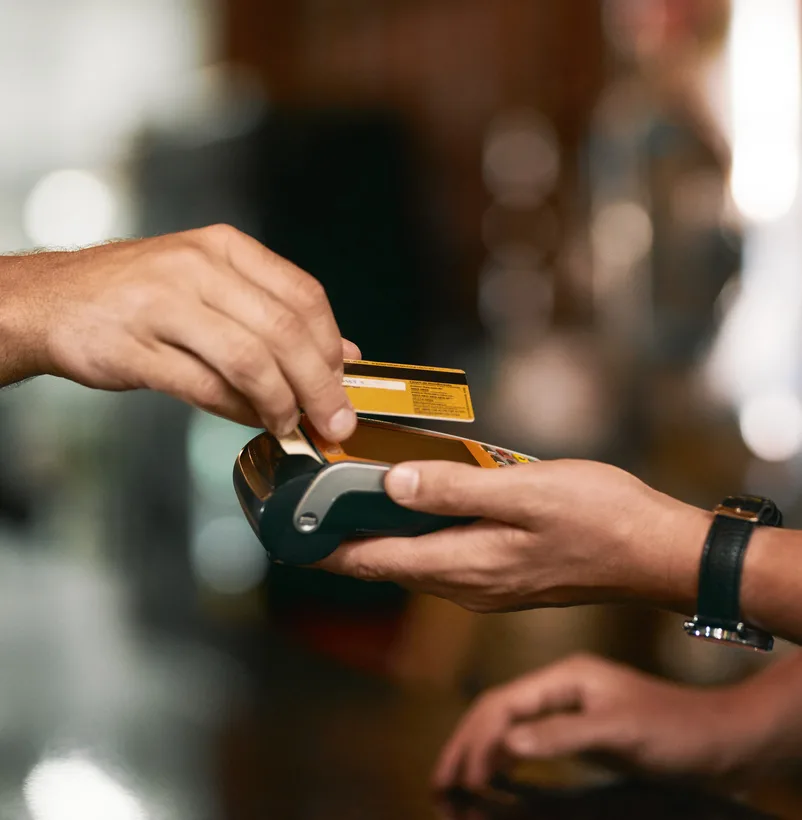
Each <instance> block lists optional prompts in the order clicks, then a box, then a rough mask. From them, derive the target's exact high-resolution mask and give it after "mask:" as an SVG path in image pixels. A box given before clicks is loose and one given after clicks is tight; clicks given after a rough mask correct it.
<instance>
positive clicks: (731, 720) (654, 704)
mask: <svg viewBox="0 0 802 820" xmlns="http://www.w3.org/2000/svg"><path fill="white" fill-rule="evenodd" d="M580 753H596V754H599V753H601V754H605V755H612V757H613V758H614V759H617V760H618V761H620V762H622V763H624V764H627V765H631V766H635V767H636V768H638V769H640V770H642V771H646V772H649V773H651V774H659V775H675V776H676V775H691V776H705V775H706V776H721V775H734V774H737V775H741V776H743V775H744V774H756V773H758V772H759V771H760V770H761V769H769V768H773V767H775V766H776V765H777V764H779V763H782V762H783V761H789V760H790V759H792V758H795V757H797V756H800V755H802V653H795V654H793V655H791V656H789V657H787V658H784V659H783V660H781V661H778V662H777V663H775V664H773V665H772V666H770V667H769V668H768V669H766V670H765V671H763V672H762V673H760V674H758V675H755V676H754V677H752V678H751V679H749V680H747V681H746V682H745V683H741V684H737V685H735V686H726V687H712V688H700V687H690V686H680V685H678V684H675V683H670V682H668V681H665V680H660V679H658V678H653V677H651V676H648V675H644V674H643V673H641V672H636V671H635V670H633V669H629V668H627V667H625V666H620V665H618V664H615V663H611V662H610V661H606V660H602V659H601V658H596V657H593V656H577V657H573V658H569V659H567V660H564V661H560V662H559V663H556V664H553V665H552V666H549V667H547V668H545V669H541V670H538V671H537V672H534V673H532V674H530V675H526V676H524V677H522V678H519V679H518V680H515V681H512V682H511V683H509V684H506V685H504V686H500V687H498V688H496V689H492V690H490V691H489V692H487V693H486V694H484V695H483V696H482V697H481V698H479V699H478V700H477V701H476V703H475V704H474V705H473V706H472V708H471V709H470V710H469V711H468V713H467V714H466V715H465V716H464V717H463V719H462V720H461V721H460V724H459V725H458V726H457V728H456V729H455V731H454V733H453V734H452V736H451V739H450V740H449V741H448V743H446V745H445V747H444V748H443V751H442V752H441V755H440V760H439V762H438V765H437V767H436V770H435V773H434V777H433V784H434V786H435V787H436V788H438V789H449V788H452V787H456V786H462V787H466V788H468V789H472V790H478V789H481V788H483V787H485V786H486V785H487V784H488V781H489V780H490V778H491V777H492V775H493V774H494V773H495V772H496V771H498V770H500V769H503V768H507V767H508V766H510V765H511V764H514V763H517V762H520V761H528V760H544V759H550V758H557V757H562V756H565V755H575V754H580Z"/></svg>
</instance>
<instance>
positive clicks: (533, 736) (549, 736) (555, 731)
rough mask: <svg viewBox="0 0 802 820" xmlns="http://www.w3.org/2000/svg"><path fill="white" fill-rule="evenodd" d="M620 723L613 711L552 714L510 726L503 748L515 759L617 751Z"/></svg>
mask: <svg viewBox="0 0 802 820" xmlns="http://www.w3.org/2000/svg"><path fill="white" fill-rule="evenodd" d="M624 723H625V722H624V721H622V720H621V717H620V716H616V715H613V714H603V715H588V714H573V715H553V716H551V717H546V718H543V719H542V720H536V721H532V722H531V723H526V724H519V725H518V726H515V727H514V728H512V729H510V731H509V732H508V733H507V736H506V737H505V738H504V749H505V751H506V752H507V753H508V754H510V755H512V756H513V757H515V758H517V759H519V760H534V759H538V758H540V759H544V758H545V759H548V758H555V757H564V756H566V755H573V754H579V753H582V752H617V751H621V749H622V748H623V746H624V745H625V743H626V734H625V733H626V727H625V725H624Z"/></svg>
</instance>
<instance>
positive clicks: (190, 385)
mask: <svg viewBox="0 0 802 820" xmlns="http://www.w3.org/2000/svg"><path fill="white" fill-rule="evenodd" d="M148 358H149V361H143V362H142V364H141V368H142V370H144V371H145V372H146V373H147V374H148V375H147V377H146V378H147V383H148V387H149V388H150V389H152V390H158V391H160V392H162V393H170V394H171V395H174V396H175V397H176V398H178V399H180V400H181V401H184V402H186V403H187V404H191V405H193V406H194V407H198V408H200V409H201V410H205V411H206V412H208V413H212V414H214V415H216V416H221V417H223V418H226V419H229V420H231V421H235V422H237V423H238V424H244V425H246V426H248V427H259V426H261V420H260V418H259V414H258V413H257V412H256V411H255V410H254V409H253V407H251V405H250V404H249V403H248V401H247V400H246V399H245V397H244V396H242V395H241V394H239V393H237V392H236V391H235V390H233V389H232V388H231V386H230V385H229V384H228V383H227V382H226V381H225V379H223V378H222V377H221V376H220V375H219V374H218V373H216V372H215V371H214V370H212V369H211V368H210V367H208V366H207V365H205V364H204V363H203V362H201V361H200V360H198V359H196V358H195V357H194V356H193V355H192V354H190V353H186V352H184V351H182V350H177V349H176V348H173V347H170V346H168V345H162V346H160V347H159V348H158V349H154V350H152V351H150V352H149V356H148ZM176 385H178V388H177V389H176Z"/></svg>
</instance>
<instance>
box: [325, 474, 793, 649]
mask: <svg viewBox="0 0 802 820" xmlns="http://www.w3.org/2000/svg"><path fill="white" fill-rule="evenodd" d="M385 486H386V488H387V492H388V493H389V494H390V496H391V497H392V498H393V499H394V500H396V501H397V502H398V503H399V504H402V505H403V506H407V507H410V508H412V509H416V510H423V511H426V512H432V513H438V514H444V515H455V516H468V517H478V518H480V519H483V520H481V521H480V522H479V523H476V524H473V525H470V526H467V527H454V528H451V529H447V530H443V531H441V532H438V533H433V534H431V535H426V536H422V537H418V538H414V539H409V538H384V539H367V540H364V541H357V542H353V543H351V544H346V545H343V546H342V547H340V548H339V549H338V550H337V551H336V552H335V553H334V554H333V555H331V556H330V557H329V558H327V559H326V560H325V561H323V562H321V564H320V567H321V568H323V569H326V570H329V571H331V572H337V573H344V574H348V575H353V576H355V577H357V578H363V579H367V580H375V581H395V582H396V583H399V584H401V585H402V586H406V587H407V588H409V589H412V590H416V591H419V592H425V593H429V594H432V595H436V596H439V597H441V598H447V599H449V600H451V601H454V602H455V603H457V604H460V605H461V606H463V607H465V608H467V609H470V610H473V611H476V612H504V611H511V610H517V609H527V608H534V607H544V606H570V605H574V604H587V603H604V602H616V603H618V602H639V603H650V604H655V605H657V606H660V607H663V608H666V609H671V610H674V611H677V612H682V613H684V614H691V613H692V612H693V611H694V609H695V604H696V594H697V579H698V568H699V561H700V557H701V552H702V547H703V544H704V541H705V537H706V534H707V531H708V529H709V527H710V523H711V521H712V514H711V513H707V512H705V511H703V510H699V509H697V508H695V507H692V506H690V505H688V504H684V503H682V502H680V501H677V500H676V499H673V498H670V497H669V496H666V495H664V494H662V493H659V492H657V491H656V490H653V489H652V488H650V487H648V486H647V485H645V484H644V483H643V482H641V481H639V480H638V479H637V478H635V477H634V476H632V475H630V474H628V473H625V472H623V471H621V470H619V469H617V468H615V467H611V466H609V465H606V464H599V463H595V462H588V461H569V460H562V461H551V462H540V463H536V464H531V465H521V466H519V467H508V468H505V469H502V470H488V469H482V468H479V467H470V466H468V465H465V464H456V463H451V462H421V463H408V464H404V465H399V466H397V467H395V468H393V469H392V470H391V471H390V473H389V474H388V476H387V479H386V482H385ZM800 555H802V533H800V532H797V531H788V530H775V529H773V528H760V529H759V530H758V531H756V532H755V534H754V535H753V536H752V539H751V541H750V545H749V548H748V550H747V554H746V559H745V562H744V571H743V578H742V594H741V600H742V608H743V615H744V618H745V619H746V620H747V621H748V622H749V623H752V624H754V625H756V626H761V627H763V628H764V629H767V630H769V631H770V632H772V633H773V634H775V635H778V636H780V637H784V638H787V639H789V640H791V641H794V642H796V643H799V642H800V641H802V594H800V592H802V562H801V561H800V560H799V556H800Z"/></svg>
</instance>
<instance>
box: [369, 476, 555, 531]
mask: <svg viewBox="0 0 802 820" xmlns="http://www.w3.org/2000/svg"><path fill="white" fill-rule="evenodd" d="M539 469H543V467H542V465H539V464H527V465H523V464H522V465H519V466H515V467H512V466H510V467H504V468H502V469H497V470H494V469H487V468H482V467H473V466H469V465H467V464H460V463H458V462H454V461H420V462H406V463H404V464H399V465H398V466H396V467H393V468H392V469H391V470H390V472H389V473H388V474H387V476H386V478H385V480H384V487H385V489H386V490H387V494H388V495H389V496H390V498H392V499H393V501H395V502H396V503H397V504H400V505H401V506H403V507H409V508H410V509H413V510H421V511H422V512H428V513H434V514H436V515H454V516H466V517H472V518H491V519H493V520H495V521H501V522H504V523H508V524H515V523H517V522H519V521H520V520H521V518H522V517H523V514H524V510H525V509H526V500H527V497H528V496H530V495H531V494H532V491H533V489H534V487H533V481H532V477H533V475H534V473H535V471H536V470H539Z"/></svg>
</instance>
